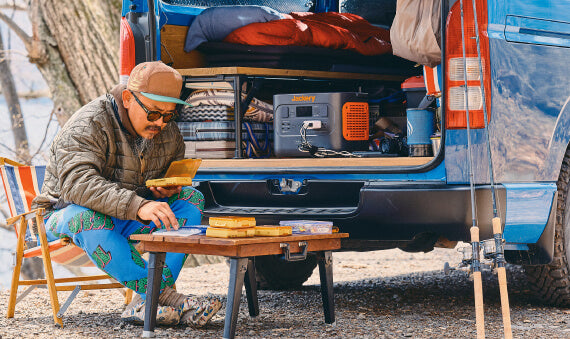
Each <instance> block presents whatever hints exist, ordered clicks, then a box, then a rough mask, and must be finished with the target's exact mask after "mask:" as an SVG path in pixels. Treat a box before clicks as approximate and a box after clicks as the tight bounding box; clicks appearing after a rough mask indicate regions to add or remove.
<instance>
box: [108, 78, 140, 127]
mask: <svg viewBox="0 0 570 339" xmlns="http://www.w3.org/2000/svg"><path fill="white" fill-rule="evenodd" d="M125 89H127V85H121V84H119V85H117V86H115V87H113V89H111V95H112V96H113V98H114V99H115V102H116V103H117V110H118V111H119V119H120V120H121V124H122V125H123V127H125V129H126V130H127V131H128V132H129V134H131V135H132V136H133V137H135V138H136V137H138V134H137V132H135V129H134V128H133V125H132V124H131V119H130V118H129V113H128V112H127V109H126V108H125V106H123V91H124V90H125Z"/></svg>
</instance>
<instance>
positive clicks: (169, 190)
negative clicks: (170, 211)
mask: <svg viewBox="0 0 570 339" xmlns="http://www.w3.org/2000/svg"><path fill="white" fill-rule="evenodd" d="M149 188H150V191H151V192H152V195H153V196H154V197H155V199H160V198H170V197H171V196H173V195H174V194H178V193H180V192H181V191H182V186H165V187H155V186H151V187H149Z"/></svg>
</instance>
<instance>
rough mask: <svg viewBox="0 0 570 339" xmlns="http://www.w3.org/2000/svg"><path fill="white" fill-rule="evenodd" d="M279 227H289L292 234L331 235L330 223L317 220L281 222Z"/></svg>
mask: <svg viewBox="0 0 570 339" xmlns="http://www.w3.org/2000/svg"><path fill="white" fill-rule="evenodd" d="M279 225H281V226H291V227H292V228H293V234H332V228H333V223H332V222H331V221H318V220H282V221H280V222H279Z"/></svg>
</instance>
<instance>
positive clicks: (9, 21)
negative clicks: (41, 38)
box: [0, 12, 32, 50]
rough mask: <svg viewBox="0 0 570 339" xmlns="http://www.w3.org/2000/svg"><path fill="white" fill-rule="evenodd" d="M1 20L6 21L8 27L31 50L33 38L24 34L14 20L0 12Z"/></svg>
mask: <svg viewBox="0 0 570 339" xmlns="http://www.w3.org/2000/svg"><path fill="white" fill-rule="evenodd" d="M0 20H2V21H4V22H5V23H6V25H8V27H10V29H11V30H12V31H13V32H14V33H15V34H16V35H17V36H18V37H19V38H20V40H22V42H24V45H25V46H26V49H27V50H30V48H31V45H32V37H31V36H30V35H28V33H26V32H24V30H23V29H22V28H20V26H19V25H18V24H17V23H16V22H15V21H14V20H12V18H10V17H9V16H7V15H6V14H4V13H2V12H0Z"/></svg>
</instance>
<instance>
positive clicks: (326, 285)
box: [317, 251, 334, 324]
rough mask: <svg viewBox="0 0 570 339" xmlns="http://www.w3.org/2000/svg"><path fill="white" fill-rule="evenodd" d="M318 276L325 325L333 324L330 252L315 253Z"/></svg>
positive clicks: (331, 260) (331, 259)
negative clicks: (317, 263)
mask: <svg viewBox="0 0 570 339" xmlns="http://www.w3.org/2000/svg"><path fill="white" fill-rule="evenodd" d="M317 260H318V262H319V276H320V278H321V296H322V298H323V311H324V312H325V323H327V324H332V323H334V293H333V258H332V252H331V251H324V252H317Z"/></svg>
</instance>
